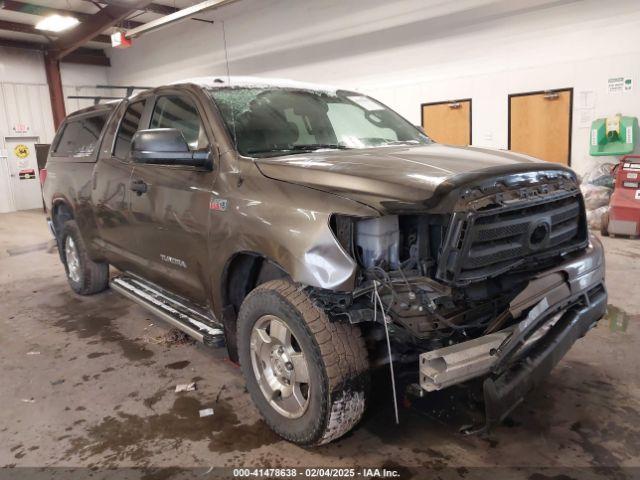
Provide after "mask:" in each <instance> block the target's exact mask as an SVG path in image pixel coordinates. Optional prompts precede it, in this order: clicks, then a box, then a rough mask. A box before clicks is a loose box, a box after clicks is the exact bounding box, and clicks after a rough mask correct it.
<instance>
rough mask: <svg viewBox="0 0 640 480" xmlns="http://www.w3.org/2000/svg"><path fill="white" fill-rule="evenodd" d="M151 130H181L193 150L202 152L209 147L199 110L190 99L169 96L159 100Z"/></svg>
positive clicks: (153, 115)
mask: <svg viewBox="0 0 640 480" xmlns="http://www.w3.org/2000/svg"><path fill="white" fill-rule="evenodd" d="M149 128H176V129H178V130H180V131H181V132H182V135H183V136H184V139H185V140H186V141H187V144H188V145H189V149H191V150H201V149H204V148H206V147H208V146H209V141H208V140H207V135H206V133H205V130H204V127H203V125H202V120H201V118H200V115H199V114H198V110H197V109H196V106H195V105H194V103H193V102H192V101H191V99H189V98H188V97H184V96H178V95H167V96H164V97H160V98H158V100H157V101H156V104H155V106H154V108H153V114H152V116H151V125H150V126H149Z"/></svg>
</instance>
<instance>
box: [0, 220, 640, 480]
mask: <svg viewBox="0 0 640 480" xmlns="http://www.w3.org/2000/svg"><path fill="white" fill-rule="evenodd" d="M49 238H50V236H49V232H48V231H47V228H46V225H45V221H44V218H43V216H42V214H41V213H40V212H35V211H30V212H20V213H13V214H2V215H0V292H1V293H0V321H1V324H0V365H1V367H2V375H1V376H0V405H1V406H2V408H1V409H0V466H65V467H74V466H78V467H93V468H95V467H143V468H151V467H177V468H191V467H203V468H205V469H208V468H209V467H210V466H253V467H283V466H286V467H291V466H377V467H380V466H387V467H394V468H398V469H400V471H401V472H402V473H403V474H404V475H403V477H404V478H410V477H411V476H414V475H417V476H416V478H421V477H422V475H420V474H419V473H416V472H420V468H425V467H426V468H429V469H435V470H438V471H449V472H452V473H453V474H454V476H456V477H460V478H464V477H466V478H474V477H473V475H472V474H473V472H474V471H476V470H474V467H492V466H493V467H495V466H498V467H513V472H514V475H515V473H518V472H520V473H521V472H525V471H527V469H526V468H525V469H524V470H520V469H516V468H515V467H531V468H537V467H542V466H551V467H586V468H585V469H583V470H580V471H581V472H582V474H577V475H575V477H577V478H585V476H584V473H585V472H590V473H591V474H598V472H599V473H602V472H603V471H604V470H602V469H600V468H596V467H632V466H640V369H639V368H638V367H639V366H640V363H639V360H640V352H639V351H638V346H639V345H640V344H639V343H638V340H639V338H640V330H639V328H638V321H639V320H640V295H638V288H639V287H640V241H632V240H626V239H604V241H605V245H606V250H607V283H608V289H609V295H610V296H609V303H610V313H609V315H608V317H607V318H605V319H604V320H602V321H601V322H600V324H599V326H598V327H597V328H596V329H594V330H593V331H592V332H590V333H589V335H588V336H587V337H586V338H585V339H583V340H581V341H579V342H578V343H577V344H576V345H575V346H574V348H573V349H572V350H571V351H570V353H569V354H568V355H567V357H566V358H565V359H564V360H563V361H562V362H561V363H560V364H559V365H558V367H557V368H556V369H555V370H554V372H553V373H552V375H551V377H550V378H549V379H548V380H547V381H546V382H545V383H544V385H543V386H542V387H541V388H539V389H538V390H537V391H536V392H534V393H533V394H532V395H531V396H530V398H528V400H527V401H526V402H525V404H524V405H522V406H520V407H519V408H518V409H517V410H516V411H515V412H514V413H513V414H512V416H511V417H510V418H509V420H508V422H507V424H506V425H504V426H500V427H498V428H497V429H496V430H495V431H494V432H492V433H491V435H490V436H488V437H487V436H485V437H481V436H463V435H461V434H459V433H458V428H459V427H460V426H461V423H462V422H463V421H465V415H466V414H467V413H469V412H468V410H469V409H470V408H471V410H473V408H472V407H470V406H469V405H470V402H469V401H468V400H467V399H465V398H464V395H463V393H464V392H461V391H451V392H449V391H445V392H444V393H443V394H442V395H440V396H436V397H433V398H428V399H426V400H424V401H422V402H420V404H419V405H415V404H414V405H413V406H412V407H407V406H405V407H404V408H402V409H401V411H400V419H401V425H400V426H399V427H397V426H395V425H394V424H393V419H392V415H393V413H392V408H391V404H390V401H387V399H389V398H390V392H389V390H388V385H387V386H381V387H378V388H375V389H374V390H373V391H374V393H375V394H376V395H377V397H378V400H376V401H375V402H374V405H373V406H372V407H371V408H370V409H369V411H368V413H367V416H366V418H365V419H364V421H363V422H362V424H361V425H360V426H359V427H358V428H357V429H356V430H355V431H354V432H353V433H352V434H350V435H348V436H347V437H346V438H344V439H342V440H339V441H337V442H334V443H332V444H330V445H327V446H323V447H320V448H316V449H302V448H299V447H297V446H294V445H292V444H289V443H287V442H284V441H282V440H280V439H279V438H278V437H276V436H275V435H274V434H272V433H271V431H270V430H269V429H268V428H267V427H266V426H265V424H264V423H263V422H262V421H261V419H260V416H259V414H258V413H257V411H256V409H255V408H254V407H253V405H252V403H251V400H250V398H249V395H248V394H247V393H246V391H245V389H244V382H243V379H242V376H241V374H240V371H239V369H238V368H237V367H236V366H234V365H233V364H231V363H229V362H228V361H226V360H224V357H225V355H224V352H223V351H222V350H210V349H207V348H205V347H202V346H199V345H196V346H194V345H185V344H167V343H162V342H160V339H161V338H162V335H163V334H165V333H166V332H167V331H168V328H167V327H166V325H165V324H163V323H162V321H161V320H159V319H156V318H153V317H152V316H150V314H148V313H147V312H146V311H145V310H143V309H142V308H140V307H138V306H137V305H135V304H133V303H132V302H131V301H129V300H126V299H124V298H122V297H120V296H119V295H118V294H116V293H115V292H112V291H106V292H104V293H101V294H98V295H95V296H92V297H80V296H77V295H74V294H73V293H72V292H71V290H70V289H69V288H68V286H67V283H66V280H65V277H64V272H63V268H62V266H61V264H60V263H59V259H58V255H57V252H55V251H53V250H52V249H49V250H47V241H48V240H49ZM34 352H39V354H34ZM190 381H196V382H197V385H198V389H197V391H194V392H189V393H180V394H176V393H174V388H175V385H176V384H178V383H185V382H190ZM206 407H213V408H214V411H215V414H214V415H213V416H211V417H206V418H199V417H198V411H199V410H200V409H202V408H206ZM476 413H477V412H476ZM448 467H452V468H448ZM478 471H482V470H478ZM514 478H515V477H514ZM524 478H534V476H528V477H527V476H525V477H524ZM537 478H551V477H548V476H543V477H537ZM566 478H571V476H569V477H566Z"/></svg>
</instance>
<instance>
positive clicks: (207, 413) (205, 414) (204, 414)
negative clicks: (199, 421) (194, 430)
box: [200, 408, 213, 418]
mask: <svg viewBox="0 0 640 480" xmlns="http://www.w3.org/2000/svg"><path fill="white" fill-rule="evenodd" d="M211 415H213V408H203V409H202V410H200V418H202V417H210V416H211Z"/></svg>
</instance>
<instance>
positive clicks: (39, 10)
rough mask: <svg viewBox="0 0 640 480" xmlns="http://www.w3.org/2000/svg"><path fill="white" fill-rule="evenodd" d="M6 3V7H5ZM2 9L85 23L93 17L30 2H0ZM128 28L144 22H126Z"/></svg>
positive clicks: (9, 0) (4, 0) (6, 0)
mask: <svg viewBox="0 0 640 480" xmlns="http://www.w3.org/2000/svg"><path fill="white" fill-rule="evenodd" d="M3 3H4V6H3ZM0 8H3V9H4V10H8V11H10V12H19V13H27V14H29V15H37V16H39V17H46V16H49V15H67V16H72V17H75V18H77V19H78V20H80V21H81V22H84V21H86V20H88V19H89V18H90V17H91V14H90V13H84V12H78V11H75V10H63V9H60V8H52V7H45V6H43V5H36V4H33V3H28V2H19V1H16V0H3V1H0ZM125 23H126V24H127V27H126V28H136V27H139V26H140V25H142V22H135V21H133V20H126V21H125Z"/></svg>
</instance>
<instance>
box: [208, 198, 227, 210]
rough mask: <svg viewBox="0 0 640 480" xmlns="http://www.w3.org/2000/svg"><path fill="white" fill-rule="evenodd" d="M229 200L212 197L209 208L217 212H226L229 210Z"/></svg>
mask: <svg viewBox="0 0 640 480" xmlns="http://www.w3.org/2000/svg"><path fill="white" fill-rule="evenodd" d="M228 203H229V202H228V201H227V200H224V199H215V198H214V199H212V200H211V201H210V202H209V210H215V211H217V212H224V211H226V210H227V204H228Z"/></svg>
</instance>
